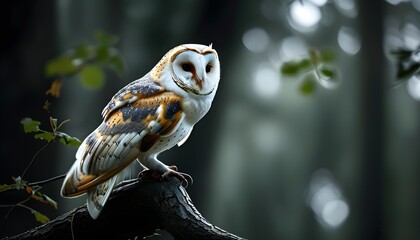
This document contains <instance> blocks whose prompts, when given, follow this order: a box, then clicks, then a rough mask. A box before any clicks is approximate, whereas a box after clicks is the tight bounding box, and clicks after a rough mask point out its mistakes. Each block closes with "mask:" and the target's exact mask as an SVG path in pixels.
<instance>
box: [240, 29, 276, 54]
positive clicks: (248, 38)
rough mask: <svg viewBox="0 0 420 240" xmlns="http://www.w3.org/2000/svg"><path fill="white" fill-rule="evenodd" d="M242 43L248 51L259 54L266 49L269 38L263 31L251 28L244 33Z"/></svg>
mask: <svg viewBox="0 0 420 240" xmlns="http://www.w3.org/2000/svg"><path fill="white" fill-rule="evenodd" d="M242 42H243V44H244V45H245V47H246V48H247V49H248V50H249V51H251V52H254V53H260V52H263V51H264V50H265V49H266V48H267V46H268V44H269V42H270V37H269V36H268V34H267V32H266V31H265V30H264V29H262V28H253V29H250V30H248V31H246V32H245V33H244V35H243V36H242Z"/></svg>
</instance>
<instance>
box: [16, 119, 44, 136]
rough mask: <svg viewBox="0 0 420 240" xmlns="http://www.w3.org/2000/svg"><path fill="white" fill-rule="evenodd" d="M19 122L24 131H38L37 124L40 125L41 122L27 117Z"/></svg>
mask: <svg viewBox="0 0 420 240" xmlns="http://www.w3.org/2000/svg"><path fill="white" fill-rule="evenodd" d="M20 123H21V124H22V125H23V131H25V133H30V132H39V125H41V122H38V121H35V120H32V119H31V118H28V117H27V118H24V119H22V120H21V121H20Z"/></svg>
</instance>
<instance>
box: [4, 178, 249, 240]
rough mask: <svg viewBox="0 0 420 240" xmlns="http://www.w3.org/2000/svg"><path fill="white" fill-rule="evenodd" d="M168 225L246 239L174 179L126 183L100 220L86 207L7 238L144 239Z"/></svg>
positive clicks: (192, 234)
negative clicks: (212, 217)
mask: <svg viewBox="0 0 420 240" xmlns="http://www.w3.org/2000/svg"><path fill="white" fill-rule="evenodd" d="M156 229H165V230H166V231H168V232H169V233H170V234H171V235H172V236H173V237H174V238H175V239H177V240H182V239H226V240H227V239H243V238H240V237H238V236H235V235H233V234H231V233H228V232H226V231H224V230H222V229H220V228H218V227H216V226H214V225H213V224H211V223H209V222H208V221H207V220H206V219H205V218H203V216H201V214H200V213H199V212H198V210H197V209H196V208H195V207H194V205H193V203H192V201H191V199H190V198H189V196H188V194H187V192H186V190H185V189H184V188H183V187H182V186H181V183H180V182H179V181H178V180H177V179H176V178H175V177H172V178H170V180H169V181H156V180H152V179H148V180H144V179H143V178H139V179H134V180H130V181H125V182H123V183H122V184H121V185H120V186H119V187H118V188H117V189H115V191H114V192H113V193H112V195H111V196H110V198H109V200H108V202H107V204H106V205H105V208H104V209H103V211H102V213H101V215H100V216H99V218H98V219H96V220H93V219H92V218H91V217H90V216H89V213H88V211H87V209H86V205H84V206H81V207H78V208H76V209H74V210H72V211H70V212H68V213H66V214H63V215H61V216H59V217H57V218H56V219H54V220H52V221H50V222H48V223H47V224H44V225H42V226H39V227H37V228H34V229H31V230H29V231H27V232H25V233H22V234H19V235H16V236H13V237H8V238H5V239H9V240H12V239H40V240H46V239H62V240H65V239H69V240H71V239H73V237H72V235H73V236H74V239H77V240H81V239H101V238H104V239H129V238H130V239H133V238H135V237H136V236H138V237H139V239H142V238H143V237H145V236H149V235H151V234H153V233H154V232H155V230H156Z"/></svg>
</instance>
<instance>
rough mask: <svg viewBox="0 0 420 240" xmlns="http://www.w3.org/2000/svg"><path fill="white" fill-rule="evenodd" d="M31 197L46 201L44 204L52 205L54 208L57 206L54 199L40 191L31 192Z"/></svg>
mask: <svg viewBox="0 0 420 240" xmlns="http://www.w3.org/2000/svg"><path fill="white" fill-rule="evenodd" d="M32 198H34V199H35V200H38V201H40V202H43V203H46V204H48V205H50V206H52V207H53V208H55V209H57V208H58V204H57V202H56V201H54V200H52V199H51V198H50V197H48V196H47V195H45V194H43V193H41V192H40V191H34V192H32Z"/></svg>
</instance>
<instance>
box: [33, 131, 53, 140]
mask: <svg viewBox="0 0 420 240" xmlns="http://www.w3.org/2000/svg"><path fill="white" fill-rule="evenodd" d="M34 138H35V139H43V140H46V141H47V142H50V141H51V140H53V139H54V134H53V133H50V132H43V133H38V134H35V135H34Z"/></svg>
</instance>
